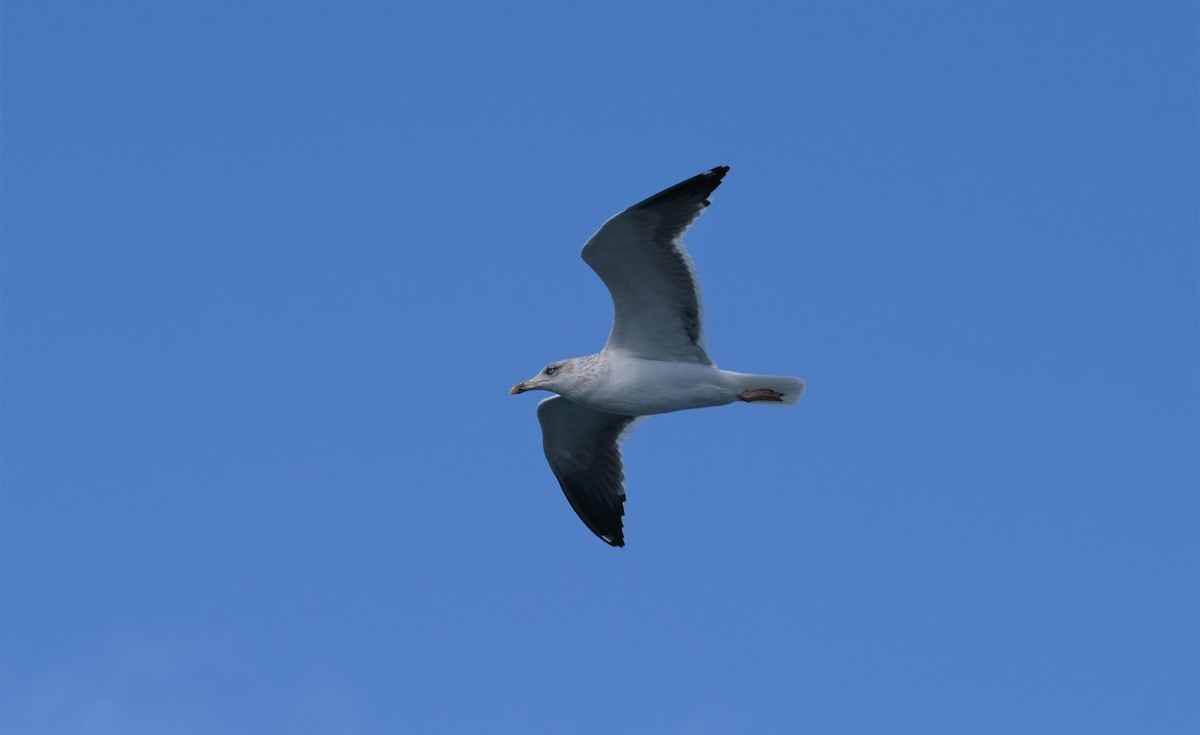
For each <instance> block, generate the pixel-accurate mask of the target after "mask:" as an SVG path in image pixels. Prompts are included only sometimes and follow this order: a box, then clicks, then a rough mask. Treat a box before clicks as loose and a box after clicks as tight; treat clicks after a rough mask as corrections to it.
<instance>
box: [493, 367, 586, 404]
mask: <svg viewBox="0 0 1200 735" xmlns="http://www.w3.org/2000/svg"><path fill="white" fill-rule="evenodd" d="M575 368H576V365H575V361H574V360H562V361H559V362H552V363H550V364H549V365H547V366H546V367H544V368H542V370H541V372H539V373H538V374H537V375H535V376H533V377H532V378H530V379H529V380H526V381H525V382H523V383H517V384H516V385H514V386H513V387H512V389H511V390H509V391H508V392H509V393H510V394H512V395H514V396H515V395H517V394H518V393H524V392H525V391H530V390H548V391H550V392H551V393H559V394H561V393H563V391H564V389H566V390H569V389H570V387H571V386H572V385H574V384H575V382H576V378H577V377H578V376H577V375H576V370H575Z"/></svg>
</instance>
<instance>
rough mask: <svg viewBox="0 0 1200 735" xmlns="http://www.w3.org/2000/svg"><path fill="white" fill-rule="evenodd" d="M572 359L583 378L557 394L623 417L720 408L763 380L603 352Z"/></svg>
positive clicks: (707, 367) (796, 389)
mask: <svg viewBox="0 0 1200 735" xmlns="http://www.w3.org/2000/svg"><path fill="white" fill-rule="evenodd" d="M575 361H579V362H580V363H581V371H582V370H586V371H587V372H586V373H585V378H584V379H583V380H580V381H578V382H577V383H576V382H567V383H564V384H563V385H562V386H560V389H559V390H558V394H559V395H560V396H562V397H563V398H566V399H568V400H570V401H573V402H575V403H578V404H579V405H581V406H585V407H587V408H591V409H593V410H596V411H607V412H608V413H616V414H622V415H626V416H651V415H653V414H656V413H670V412H672V411H683V410H685V409H689V408H708V407H711V406H725V405H728V404H730V403H733V402H734V401H738V400H744V399H743V398H741V392H742V391H744V390H746V389H747V388H749V387H751V386H760V384H762V383H763V382H764V381H763V376H757V375H746V374H744V373H734V372H730V371H728V370H722V369H720V368H718V367H717V366H716V365H702V364H699V363H694V362H672V361H668V360H647V359H644V358H640V357H630V356H628V355H623V354H621V353H619V352H610V351H608V350H605V351H603V352H599V353H597V354H595V355H588V356H587V357H579V358H575V360H572V361H569V362H575ZM770 380H771V381H780V380H793V379H791V378H774V377H773V378H771V379H770ZM791 387H792V391H790V393H791V394H792V395H795V397H796V398H799V397H800V396H799V393H800V392H801V391H802V386H800V385H795V384H793V385H792V386H791ZM781 402H782V401H781ZM792 402H794V401H788V403H792Z"/></svg>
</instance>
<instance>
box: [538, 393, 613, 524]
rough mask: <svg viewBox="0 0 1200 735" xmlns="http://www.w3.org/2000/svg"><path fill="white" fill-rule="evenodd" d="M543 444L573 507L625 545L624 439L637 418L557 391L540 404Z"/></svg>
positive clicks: (589, 521) (580, 514) (548, 459)
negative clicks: (582, 403) (586, 404)
mask: <svg viewBox="0 0 1200 735" xmlns="http://www.w3.org/2000/svg"><path fill="white" fill-rule="evenodd" d="M537 413H538V422H539V423H541V425H542V448H543V449H544V450H545V452H546V461H548V462H549V463H550V469H551V470H553V471H554V476H555V477H557V478H558V484H559V485H561V486H562V490H563V493H564V494H565V495H566V496H567V500H568V501H569V502H570V503H571V507H572V508H574V509H575V512H576V513H577V514H578V515H579V518H580V520H582V521H583V522H584V523H585V524H587V527H588V528H590V529H592V533H594V534H596V535H597V536H599V537H600V538H601V539H603V540H604V541H605V542H606V543H608V544H610V545H612V546H624V545H625V534H624V532H623V530H622V525H621V516H623V515H625V474H624V472H623V471H622V469H621V449H620V443H621V440H622V439H624V437H625V436H626V435H627V434H628V432H629V430H630V429H631V428H632V424H633V422H634V420H635V419H634V417H632V416H620V415H617V414H615V413H605V412H603V411H593V410H592V409H590V408H584V407H583V406H580V405H579V404H577V403H572V402H571V401H569V400H567V399H566V398H561V397H559V396H554V397H553V398H547V399H546V400H544V401H542V402H541V403H539V404H538V412H537Z"/></svg>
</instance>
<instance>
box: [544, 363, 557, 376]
mask: <svg viewBox="0 0 1200 735" xmlns="http://www.w3.org/2000/svg"><path fill="white" fill-rule="evenodd" d="M556 370H558V368H557V367H555V366H554V365H547V366H546V374H547V375H553V374H554V372H555V371H556Z"/></svg>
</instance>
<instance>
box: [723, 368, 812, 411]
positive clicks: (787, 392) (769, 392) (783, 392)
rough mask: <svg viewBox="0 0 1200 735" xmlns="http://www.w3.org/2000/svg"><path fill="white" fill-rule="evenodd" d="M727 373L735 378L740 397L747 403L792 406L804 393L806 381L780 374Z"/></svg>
mask: <svg viewBox="0 0 1200 735" xmlns="http://www.w3.org/2000/svg"><path fill="white" fill-rule="evenodd" d="M725 374H726V375H728V376H729V377H731V378H733V382H734V386H735V389H736V390H737V391H738V399H739V400H742V401H745V402H747V403H761V404H763V405H765V406H790V405H792V404H794V403H795V402H796V401H798V400H800V396H802V395H804V381H803V380H801V379H800V378H787V377H782V376H778V375H748V374H746V373H731V372H729V371H725Z"/></svg>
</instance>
